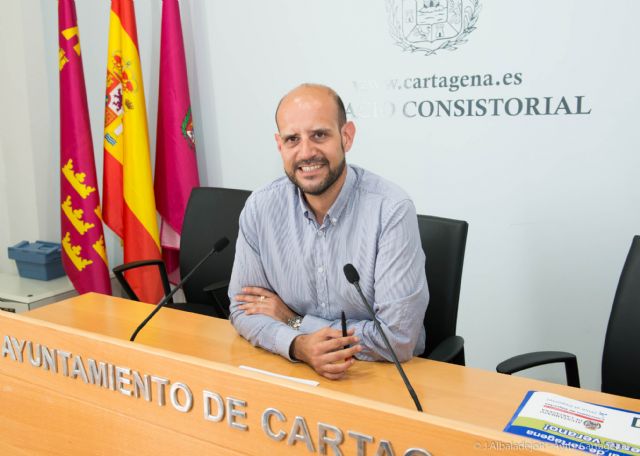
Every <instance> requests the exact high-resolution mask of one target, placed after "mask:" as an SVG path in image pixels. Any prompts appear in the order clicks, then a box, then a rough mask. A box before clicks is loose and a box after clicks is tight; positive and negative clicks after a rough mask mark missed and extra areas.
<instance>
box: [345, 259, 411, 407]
mask: <svg viewBox="0 0 640 456" xmlns="http://www.w3.org/2000/svg"><path fill="white" fill-rule="evenodd" d="M344 275H345V276H346V278H347V280H348V281H349V283H350V284H352V285H353V286H354V287H356V290H358V294H359V295H360V298H361V299H362V302H363V303H364V306H365V307H366V308H367V310H368V311H369V314H371V318H372V319H373V323H374V324H375V325H376V328H378V331H380V334H381V335H382V340H384V344H385V345H386V346H387V349H388V350H389V352H390V353H391V357H392V358H393V362H394V364H395V365H396V369H398V372H400V376H401V377H402V381H403V382H404V385H405V386H406V387H407V390H408V391H409V394H410V395H411V399H413V403H414V404H416V409H418V411H419V412H422V405H420V401H419V400H418V396H417V395H416V392H415V391H414V389H413V386H411V383H409V379H408V378H407V375H406V374H405V373H404V369H402V366H401V365H400V361H398V356H396V352H395V351H394V350H393V348H391V344H390V343H389V339H387V336H386V335H385V333H384V331H383V330H382V326H380V322H379V321H378V319H377V318H376V314H375V313H374V312H373V307H371V305H370V304H369V301H367V298H365V296H364V293H362V289H361V288H360V274H358V271H356V268H355V267H353V265H352V264H351V263H347V264H345V265H344Z"/></svg>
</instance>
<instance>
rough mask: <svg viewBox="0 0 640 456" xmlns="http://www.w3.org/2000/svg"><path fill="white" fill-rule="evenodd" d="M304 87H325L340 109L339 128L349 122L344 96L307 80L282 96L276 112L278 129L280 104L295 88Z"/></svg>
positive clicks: (338, 109)
mask: <svg viewBox="0 0 640 456" xmlns="http://www.w3.org/2000/svg"><path fill="white" fill-rule="evenodd" d="M302 87H313V88H319V89H325V90H326V91H327V92H329V94H330V95H331V97H332V98H333V101H334V102H335V104H336V108H337V111H338V116H337V119H336V120H337V121H338V129H340V128H342V127H343V126H344V124H346V123H347V111H346V110H345V108H344V103H343V102H342V98H340V95H338V93H337V92H336V91H335V90H333V89H332V88H331V87H329V86H326V85H323V84H313V83H310V82H305V83H304V84H300V85H299V86H297V87H295V88H294V89H292V90H290V91H289V92H287V94H286V95H285V96H283V97H282V98H280V101H279V102H278V106H277V107H276V114H275V119H276V126H277V127H278V129H279V128H280V126H279V125H278V111H280V105H281V104H282V102H283V101H284V99H285V98H287V97H288V96H289V94H290V93H291V92H293V91H294V90H297V89H300V88H302Z"/></svg>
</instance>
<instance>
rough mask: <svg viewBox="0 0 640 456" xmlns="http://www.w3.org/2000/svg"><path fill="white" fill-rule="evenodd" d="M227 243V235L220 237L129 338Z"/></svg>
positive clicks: (132, 339) (132, 338)
mask: <svg viewBox="0 0 640 456" xmlns="http://www.w3.org/2000/svg"><path fill="white" fill-rule="evenodd" d="M227 245H229V239H227V238H226V237H223V238H220V239H219V240H218V241H217V242H216V243H215V244H214V245H213V248H212V249H211V250H209V253H207V254H206V255H205V256H204V257H202V259H201V260H200V261H199V262H198V264H196V265H195V266H194V267H193V268H192V269H191V271H189V273H188V274H187V275H186V276H184V278H183V279H182V280H181V281H180V282H179V283H178V285H176V286H175V288H174V289H173V290H171V292H170V293H169V294H168V295H167V296H165V297H164V298H163V299H162V300H161V301H160V302H159V303H158V305H157V306H156V307H155V309H153V311H152V312H151V313H150V314H149V315H148V316H147V318H145V319H144V320H143V322H142V323H140V324H139V325H138V327H137V328H136V330H135V331H134V332H133V334H132V335H131V338H130V339H129V340H130V341H131V342H133V341H134V340H135V339H136V336H137V335H138V333H139V332H140V330H141V329H142V328H144V326H145V325H146V324H147V323H148V322H149V320H151V319H152V318H153V316H154V315H155V314H157V313H158V311H159V310H160V309H162V308H163V307H164V306H165V305H166V304H167V303H168V302H169V301H170V300H171V298H173V295H175V294H176V293H177V292H178V290H180V289H181V288H182V286H183V285H184V284H185V282H186V281H187V280H189V279H190V278H191V276H192V275H193V273H194V272H196V271H197V270H198V269H199V268H200V266H202V264H203V263H204V262H205V261H207V260H208V259H209V257H210V256H211V255H213V254H214V253H216V252H220V251H221V250H223V249H224V248H225V247H226V246H227Z"/></svg>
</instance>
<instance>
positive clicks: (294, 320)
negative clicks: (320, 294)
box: [287, 315, 302, 331]
mask: <svg viewBox="0 0 640 456" xmlns="http://www.w3.org/2000/svg"><path fill="white" fill-rule="evenodd" d="M301 324H302V317H301V316H300V315H296V316H294V317H291V318H289V319H288V320H287V325H289V326H290V327H292V328H293V329H295V330H296V331H299V330H300V325H301Z"/></svg>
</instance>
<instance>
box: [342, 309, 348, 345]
mask: <svg viewBox="0 0 640 456" xmlns="http://www.w3.org/2000/svg"><path fill="white" fill-rule="evenodd" d="M341 318H342V337H347V317H345V315H344V310H343V311H342V315H341ZM344 348H349V346H348V345H345V346H344Z"/></svg>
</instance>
